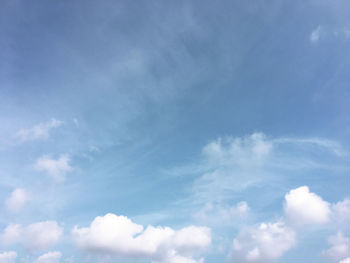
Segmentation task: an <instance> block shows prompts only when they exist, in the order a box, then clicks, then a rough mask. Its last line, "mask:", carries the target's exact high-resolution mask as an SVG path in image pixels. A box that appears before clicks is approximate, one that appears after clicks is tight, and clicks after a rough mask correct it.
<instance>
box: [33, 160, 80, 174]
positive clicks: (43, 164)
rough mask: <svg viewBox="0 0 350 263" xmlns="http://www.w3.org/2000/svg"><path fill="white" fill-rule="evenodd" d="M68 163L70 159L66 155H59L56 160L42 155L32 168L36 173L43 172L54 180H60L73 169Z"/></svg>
mask: <svg viewBox="0 0 350 263" xmlns="http://www.w3.org/2000/svg"><path fill="white" fill-rule="evenodd" d="M69 162H70V158H69V157H68V156H67V155H61V156H60V157H59V158H58V159H53V158H51V157H50V156H48V155H44V156H42V157H40V158H39V159H37V160H36V162H35V164H34V168H35V169H36V170H37V171H42V172H45V173H46V174H47V175H49V176H51V177H52V178H54V179H55V180H62V179H64V176H65V174H66V173H68V172H70V171H71V170H72V169H73V168H72V167H71V166H70V164H69Z"/></svg>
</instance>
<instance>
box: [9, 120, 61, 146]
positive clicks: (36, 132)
mask: <svg viewBox="0 0 350 263" xmlns="http://www.w3.org/2000/svg"><path fill="white" fill-rule="evenodd" d="M62 124H63V122H62V121H59V120H56V119H51V121H48V122H45V123H40V124H38V125H35V126H34V127H31V128H27V129H22V130H19V131H18V132H17V133H16V135H15V136H16V138H18V139H19V140H20V141H21V142H25V141H34V140H45V139H48V138H49V133H50V130H51V129H54V128H57V127H59V126H61V125H62Z"/></svg>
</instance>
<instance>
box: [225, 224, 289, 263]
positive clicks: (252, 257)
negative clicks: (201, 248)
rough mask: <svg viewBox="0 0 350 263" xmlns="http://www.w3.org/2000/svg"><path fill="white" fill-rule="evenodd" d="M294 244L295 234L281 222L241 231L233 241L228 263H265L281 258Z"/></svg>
mask: <svg viewBox="0 0 350 263" xmlns="http://www.w3.org/2000/svg"><path fill="white" fill-rule="evenodd" d="M294 244H295V232H294V231H293V229H291V228H289V227H287V226H286V225H285V224H284V223H283V222H276V223H267V224H265V223H263V224H261V225H259V226H257V227H250V228H245V229H243V230H241V231H240V232H239V234H238V236H237V237H236V238H235V239H234V241H233V248H232V251H231V254H230V256H229V261H230V262H235V263H244V262H267V261H271V260H275V259H277V258H279V257H280V256H282V255H283V254H284V253H285V252H286V251H288V250H289V249H290V248H292V247H293V246H294Z"/></svg>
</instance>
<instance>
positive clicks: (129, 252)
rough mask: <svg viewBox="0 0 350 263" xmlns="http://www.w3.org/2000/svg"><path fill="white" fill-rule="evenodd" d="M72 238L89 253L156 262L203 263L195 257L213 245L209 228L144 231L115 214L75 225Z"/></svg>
mask: <svg viewBox="0 0 350 263" xmlns="http://www.w3.org/2000/svg"><path fill="white" fill-rule="evenodd" d="M72 236H73V239H74V240H75V242H76V244H77V246H78V247H79V248H80V249H82V250H84V251H87V252H91V253H93V252H95V253H96V252H97V253H100V254H110V255H116V256H121V257H127V258H148V259H151V260H152V262H154V263H156V262H159V263H160V262H161V263H166V262H167V263H176V262H184V263H198V262H202V261H201V259H198V260H197V259H194V258H193V257H194V256H196V255H197V254H198V253H200V252H202V250H203V249H205V248H207V247H208V246H209V245H210V243H211V233H210V229H209V228H206V227H197V226H189V227H185V228H182V229H180V230H177V231H176V230H173V229H171V228H169V227H153V226H151V225H149V226H148V227H147V228H146V229H144V227H143V226H142V225H138V224H135V223H134V222H132V221H131V220H130V219H129V218H127V217H125V216H117V215H114V214H107V215H105V216H103V217H100V216H99V217H96V218H95V219H94V220H93V222H92V223H91V225H90V226H89V227H85V228H79V227H78V226H75V227H74V228H73V230H72Z"/></svg>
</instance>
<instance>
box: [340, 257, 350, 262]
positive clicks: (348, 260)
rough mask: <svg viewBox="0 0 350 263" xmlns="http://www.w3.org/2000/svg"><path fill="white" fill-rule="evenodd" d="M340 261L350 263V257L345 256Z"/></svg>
mask: <svg viewBox="0 0 350 263" xmlns="http://www.w3.org/2000/svg"><path fill="white" fill-rule="evenodd" d="M339 263H350V258H345V259H343V260H341V261H339Z"/></svg>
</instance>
